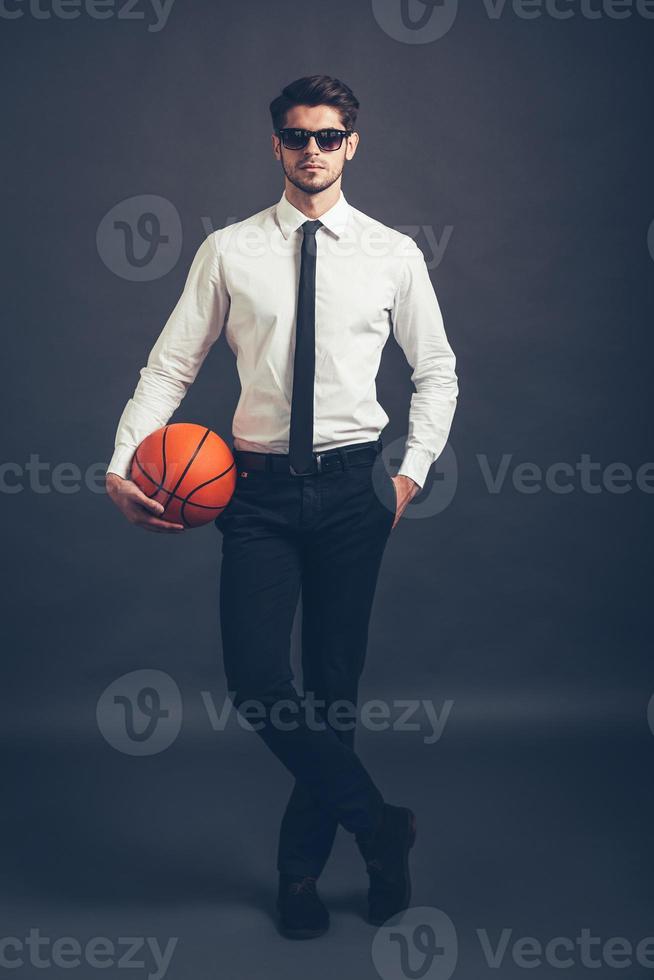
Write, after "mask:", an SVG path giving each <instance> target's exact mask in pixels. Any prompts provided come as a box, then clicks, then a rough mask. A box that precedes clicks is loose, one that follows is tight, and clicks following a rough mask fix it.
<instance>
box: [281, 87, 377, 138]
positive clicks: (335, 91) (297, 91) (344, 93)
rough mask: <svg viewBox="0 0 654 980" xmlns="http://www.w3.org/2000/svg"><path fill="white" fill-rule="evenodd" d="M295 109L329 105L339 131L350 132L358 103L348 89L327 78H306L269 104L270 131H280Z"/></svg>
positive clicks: (284, 89)
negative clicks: (335, 111) (335, 113)
mask: <svg viewBox="0 0 654 980" xmlns="http://www.w3.org/2000/svg"><path fill="white" fill-rule="evenodd" d="M296 105H311V106H314V105H331V106H334V107H335V108H336V109H338V111H339V113H340V116H341V120H342V124H343V129H351V130H353V129H354V126H355V124H356V120H357V109H358V108H359V102H358V100H357V98H356V96H355V95H354V92H353V91H352V89H351V88H348V86H347V85H345V84H344V83H343V82H340V81H339V80H338V78H331V77H330V76H329V75H307V76H305V77H304V78H298V79H296V80H295V81H294V82H291V83H290V84H289V85H286V86H284V88H283V89H282V93H281V95H278V96H277V98H276V99H273V101H272V102H271V103H270V115H271V116H272V123H273V129H274V130H277V129H281V128H282V127H283V126H284V124H285V122H286V113H287V111H288V110H289V109H291V108H292V107H293V106H296Z"/></svg>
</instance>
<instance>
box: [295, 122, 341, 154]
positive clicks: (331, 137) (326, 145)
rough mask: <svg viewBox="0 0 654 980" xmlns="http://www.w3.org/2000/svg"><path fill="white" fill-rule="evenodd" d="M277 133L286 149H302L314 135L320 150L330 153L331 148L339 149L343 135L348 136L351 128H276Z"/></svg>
mask: <svg viewBox="0 0 654 980" xmlns="http://www.w3.org/2000/svg"><path fill="white" fill-rule="evenodd" d="M276 132H277V135H278V136H279V137H280V139H281V141H282V143H283V144H284V146H285V147H286V149H287V150H302V149H304V147H305V146H306V145H307V143H308V142H309V140H310V139H311V137H312V136H315V137H316V143H317V144H318V146H319V147H320V149H321V150H323V151H325V152H327V153H331V152H332V151H333V150H340V148H341V145H342V143H343V137H344V136H350V135H351V134H352V132H353V130H351V129H316V130H311V129H288V128H286V129H278V130H276Z"/></svg>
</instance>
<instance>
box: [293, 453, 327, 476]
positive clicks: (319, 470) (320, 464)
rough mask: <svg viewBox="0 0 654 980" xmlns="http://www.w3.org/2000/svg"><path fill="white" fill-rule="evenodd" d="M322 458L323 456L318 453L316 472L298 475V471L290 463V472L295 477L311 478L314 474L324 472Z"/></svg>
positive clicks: (311, 471) (310, 471)
mask: <svg viewBox="0 0 654 980" xmlns="http://www.w3.org/2000/svg"><path fill="white" fill-rule="evenodd" d="M320 456H321V454H320V453H316V457H315V459H316V468H315V470H309V472H308V473H298V472H297V470H296V469H294V467H293V465H292V464H291V463H289V464H288V468H289V471H290V472H291V473H292V474H293V476H311V474H312V473H320V472H321V471H322V462H321V459H320Z"/></svg>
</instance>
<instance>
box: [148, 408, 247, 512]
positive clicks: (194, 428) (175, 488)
mask: <svg viewBox="0 0 654 980" xmlns="http://www.w3.org/2000/svg"><path fill="white" fill-rule="evenodd" d="M131 479H132V480H133V481H134V483H136V485H137V486H138V488H139V489H140V490H142V491H143V493H144V494H146V496H148V497H152V499H153V500H157V501H158V502H159V503H160V504H163V506H164V511H163V513H162V514H160V515H159V517H160V519H161V520H163V521H173V522H175V523H176V524H184V525H185V527H201V526H202V525H203V524H208V523H209V522H210V521H213V520H215V518H216V517H217V516H218V515H219V514H220V513H221V512H222V511H223V510H224V509H225V507H226V506H227V504H228V503H229V501H230V500H231V498H232V494H233V493H234V488H235V486H236V465H235V463H234V457H233V455H232V451H231V449H230V448H229V446H228V445H227V443H226V442H225V441H224V440H223V439H221V438H220V436H219V435H217V434H216V433H215V432H212V431H211V429H207V428H206V426H204V425H196V424H195V423H194V422H176V423H174V424H173V425H164V426H163V428H161V429H157V430H156V431H155V432H151V433H150V435H149V436H146V438H145V439H144V440H143V442H142V443H141V444H140V446H139V447H138V449H137V450H136V452H135V453H134V458H133V459H132V467H131Z"/></svg>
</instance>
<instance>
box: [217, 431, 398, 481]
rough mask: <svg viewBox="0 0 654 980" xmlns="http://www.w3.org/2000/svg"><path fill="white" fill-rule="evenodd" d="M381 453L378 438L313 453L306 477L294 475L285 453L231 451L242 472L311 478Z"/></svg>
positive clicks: (380, 442) (370, 459)
mask: <svg viewBox="0 0 654 980" xmlns="http://www.w3.org/2000/svg"><path fill="white" fill-rule="evenodd" d="M381 450H382V441H381V437H380V438H379V439H376V440H375V441H374V442H357V443H350V445H348V446H338V447H337V448H336V449H326V450H325V451H324V452H322V453H313V454H312V455H313V466H312V468H311V469H310V470H308V471H307V472H306V473H296V472H295V470H294V469H293V467H292V466H291V464H290V463H289V461H288V454H286V453H255V452H250V451H249V450H246V449H234V450H233V454H234V461H235V462H236V468H237V469H242V470H266V471H267V472H269V473H290V474H291V475H292V476H311V474H313V473H329V472H330V471H331V470H338V469H344V468H345V467H346V466H351V465H355V464H356V463H365V462H369V461H372V460H374V459H375V457H376V456H377V454H378V453H380V452H381Z"/></svg>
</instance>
